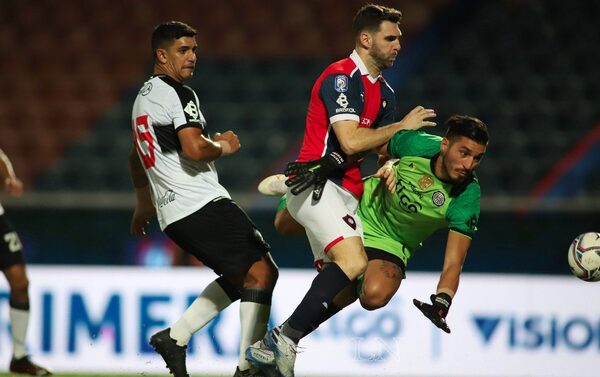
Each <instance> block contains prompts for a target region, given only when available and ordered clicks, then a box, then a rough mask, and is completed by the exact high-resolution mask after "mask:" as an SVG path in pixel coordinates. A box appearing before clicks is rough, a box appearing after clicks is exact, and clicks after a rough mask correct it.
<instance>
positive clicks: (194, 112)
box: [183, 100, 200, 121]
mask: <svg viewBox="0 0 600 377" xmlns="http://www.w3.org/2000/svg"><path fill="white" fill-rule="evenodd" d="M183 111H185V112H186V114H188V115H189V116H190V118H192V119H191V120H196V121H197V120H199V118H198V115H199V114H200V113H199V112H198V107H197V106H196V104H195V103H194V101H191V100H190V102H188V103H187V105H185V108H184V109H183Z"/></svg>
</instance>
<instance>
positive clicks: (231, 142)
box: [214, 131, 241, 156]
mask: <svg viewBox="0 0 600 377" xmlns="http://www.w3.org/2000/svg"><path fill="white" fill-rule="evenodd" d="M214 140H215V141H216V142H219V143H220V144H221V147H222V148H223V154H222V155H223V156H227V155H230V154H233V153H235V152H237V151H238V150H239V149H240V147H241V144H240V139H238V136H237V135H236V134H234V133H233V131H225V132H223V133H219V132H217V133H215V136H214Z"/></svg>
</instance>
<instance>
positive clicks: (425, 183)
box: [419, 174, 433, 190]
mask: <svg viewBox="0 0 600 377" xmlns="http://www.w3.org/2000/svg"><path fill="white" fill-rule="evenodd" d="M432 184H433V178H431V176H430V175H429V174H425V175H424V176H423V177H421V179H419V187H420V188H421V190H427V189H428V188H430V187H431V185H432Z"/></svg>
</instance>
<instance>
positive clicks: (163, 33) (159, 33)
mask: <svg viewBox="0 0 600 377" xmlns="http://www.w3.org/2000/svg"><path fill="white" fill-rule="evenodd" d="M196 34H198V32H196V30H195V29H194V28H192V27H191V26H189V25H187V24H185V23H183V22H181V21H167V22H163V23H161V24H158V25H157V26H156V27H155V28H154V31H153V32H152V55H154V54H155V51H156V49H157V48H165V47H166V46H168V45H170V44H171V43H173V41H174V40H176V39H179V38H181V37H195V36H196Z"/></svg>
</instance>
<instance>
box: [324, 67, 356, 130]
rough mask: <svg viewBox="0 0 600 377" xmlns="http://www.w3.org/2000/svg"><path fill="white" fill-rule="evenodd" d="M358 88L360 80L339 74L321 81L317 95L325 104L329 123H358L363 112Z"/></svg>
mask: <svg viewBox="0 0 600 377" xmlns="http://www.w3.org/2000/svg"><path fill="white" fill-rule="evenodd" d="M359 79H360V77H359ZM360 86H361V82H360V80H356V79H352V77H350V76H348V75H344V74H339V73H338V74H332V75H329V76H327V77H325V78H324V79H323V81H322V82H321V88H320V90H319V94H320V96H321V99H322V100H323V103H324V104H325V108H326V111H327V117H328V118H329V122H330V123H335V122H339V121H341V120H356V121H357V122H358V121H359V119H360V118H359V116H360V114H361V112H362V110H363V101H362V98H361V95H360V93H361V87H360Z"/></svg>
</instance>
